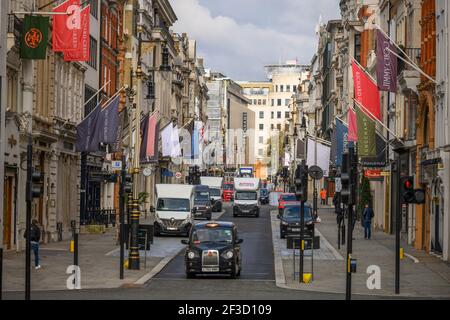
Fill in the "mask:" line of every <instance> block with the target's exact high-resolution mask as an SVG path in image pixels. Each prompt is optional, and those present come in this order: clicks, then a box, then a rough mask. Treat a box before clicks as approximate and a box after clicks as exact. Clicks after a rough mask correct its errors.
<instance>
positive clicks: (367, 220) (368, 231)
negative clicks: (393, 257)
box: [363, 204, 374, 240]
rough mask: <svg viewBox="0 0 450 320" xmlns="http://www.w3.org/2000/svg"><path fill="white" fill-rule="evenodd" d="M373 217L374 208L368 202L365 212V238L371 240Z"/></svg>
mask: <svg viewBox="0 0 450 320" xmlns="http://www.w3.org/2000/svg"><path fill="white" fill-rule="evenodd" d="M373 217H374V213H373V209H372V208H371V207H370V206H369V204H366V206H365V208H364V212H363V221H364V239H369V240H370V236H371V227H372V219H373Z"/></svg>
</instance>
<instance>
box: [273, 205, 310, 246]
mask: <svg viewBox="0 0 450 320" xmlns="http://www.w3.org/2000/svg"><path fill="white" fill-rule="evenodd" d="M300 209H301V207H300V202H298V203H297V204H294V203H290V204H287V205H286V206H285V207H284V208H283V210H282V212H281V214H279V215H278V218H279V219H280V238H282V239H284V238H285V237H286V235H293V234H295V235H299V234H300V222H301V221H300V219H301V216H300ZM312 212H313V211H312V208H311V206H310V205H309V204H307V203H305V229H304V230H305V236H311V235H312V233H313V229H314V223H315V219H314V218H313V216H312Z"/></svg>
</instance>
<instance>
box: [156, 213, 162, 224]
mask: <svg viewBox="0 0 450 320" xmlns="http://www.w3.org/2000/svg"><path fill="white" fill-rule="evenodd" d="M155 220H156V221H157V222H158V223H159V224H163V223H162V221H161V218H160V217H159V216H158V214H155Z"/></svg>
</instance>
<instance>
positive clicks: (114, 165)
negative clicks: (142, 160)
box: [112, 160, 122, 169]
mask: <svg viewBox="0 0 450 320" xmlns="http://www.w3.org/2000/svg"><path fill="white" fill-rule="evenodd" d="M112 168H113V169H122V161H120V160H115V161H113V162H112Z"/></svg>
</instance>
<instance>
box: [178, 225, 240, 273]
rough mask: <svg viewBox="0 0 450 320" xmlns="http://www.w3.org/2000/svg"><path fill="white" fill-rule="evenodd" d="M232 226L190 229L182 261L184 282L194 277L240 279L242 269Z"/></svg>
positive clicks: (198, 226) (235, 234)
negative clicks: (217, 276) (198, 275)
mask: <svg viewBox="0 0 450 320" xmlns="http://www.w3.org/2000/svg"><path fill="white" fill-rule="evenodd" d="M242 242H243V240H242V239H239V238H238V234H237V228H236V225H235V224H234V223H232V222H223V221H217V222H216V221H214V222H199V223H196V224H195V225H193V226H192V228H191V232H190V234H189V240H181V243H183V244H185V245H187V248H186V253H185V257H184V261H185V266H186V278H193V277H194V276H196V275H197V274H209V275H211V274H215V275H217V274H229V275H230V277H231V278H232V279H235V278H236V277H238V276H240V274H241V269H242V254H241V246H240V245H241V243H242Z"/></svg>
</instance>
